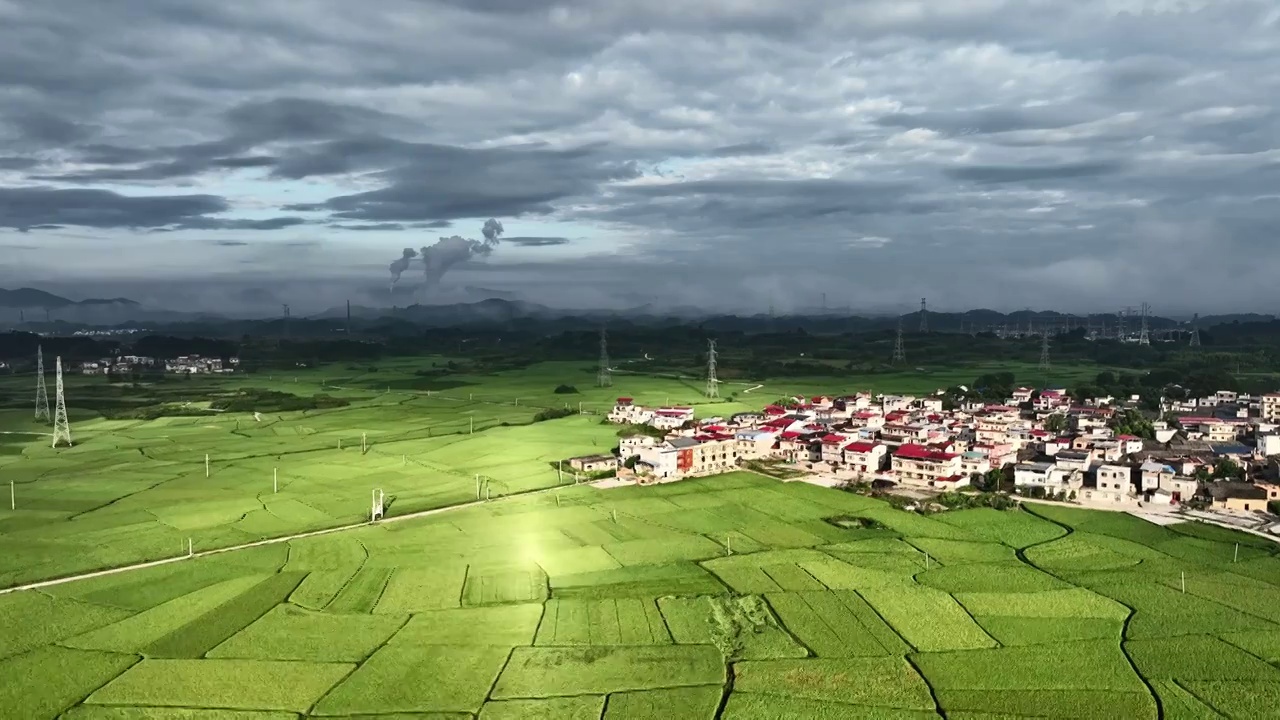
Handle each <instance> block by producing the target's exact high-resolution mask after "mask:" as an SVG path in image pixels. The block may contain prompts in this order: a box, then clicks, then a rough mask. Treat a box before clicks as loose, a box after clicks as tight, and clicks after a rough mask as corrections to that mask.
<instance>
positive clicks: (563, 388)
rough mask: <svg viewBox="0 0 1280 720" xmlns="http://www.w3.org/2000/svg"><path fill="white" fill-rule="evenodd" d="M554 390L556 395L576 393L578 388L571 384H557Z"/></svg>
mask: <svg viewBox="0 0 1280 720" xmlns="http://www.w3.org/2000/svg"><path fill="white" fill-rule="evenodd" d="M554 392H555V394H557V395H577V394H578V388H576V387H574V386H572V385H557V386H556V389H555V391H554Z"/></svg>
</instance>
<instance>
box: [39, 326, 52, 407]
mask: <svg viewBox="0 0 1280 720" xmlns="http://www.w3.org/2000/svg"><path fill="white" fill-rule="evenodd" d="M50 419H52V416H50V415H49V391H48V390H46V389H45V387H44V348H42V347H40V346H39V345H37V346H36V420H44V421H45V422H49V420H50Z"/></svg>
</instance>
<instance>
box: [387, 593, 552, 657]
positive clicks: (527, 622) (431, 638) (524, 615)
mask: <svg viewBox="0 0 1280 720" xmlns="http://www.w3.org/2000/svg"><path fill="white" fill-rule="evenodd" d="M543 614H544V611H543V605H542V604H541V603H529V604H526V605H493V606H487V607H478V608H463V609H460V610H437V611H434V612H424V613H419V614H417V615H414V616H413V617H412V619H410V620H409V623H408V624H407V625H405V626H404V627H403V628H402V629H401V630H400V631H399V632H397V633H396V634H395V635H394V636H393V637H392V638H391V640H390V642H391V643H392V644H408V645H413V646H418V645H457V646H467V645H473V646H474V645H495V646H500V647H515V646H517V645H532V644H533V642H534V636H535V634H536V633H537V632H538V625H539V623H540V622H541V621H542V618H543Z"/></svg>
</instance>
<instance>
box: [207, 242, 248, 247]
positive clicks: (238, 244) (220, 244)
mask: <svg viewBox="0 0 1280 720" xmlns="http://www.w3.org/2000/svg"><path fill="white" fill-rule="evenodd" d="M213 244H214V245H217V246H218V247H244V246H245V245H248V244H249V243H247V242H245V241H243V240H214V241H213Z"/></svg>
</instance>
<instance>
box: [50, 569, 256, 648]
mask: <svg viewBox="0 0 1280 720" xmlns="http://www.w3.org/2000/svg"><path fill="white" fill-rule="evenodd" d="M265 579H266V576H263V575H243V576H241V577H237V578H234V579H231V580H225V581H223V582H220V583H217V584H215V585H212V586H210V587H207V588H203V589H201V590H197V591H195V592H191V593H187V594H186V595H182V596H179V597H177V598H174V599H173V600H169V601H167V602H164V603H161V604H159V605H156V606H155V607H153V608H151V609H149V610H146V611H144V612H141V613H138V614H137V615H133V616H130V617H127V618H124V619H122V620H120V621H118V622H114V623H112V624H110V625H106V626H103V627H101V628H98V629H96V630H92V631H89V632H87V633H83V634H80V635H76V636H74V637H70V638H67V639H65V640H63V644H64V645H66V646H68V647H73V648H80V649H84V650H111V651H115V652H124V653H139V652H141V651H142V650H143V649H144V648H146V647H147V646H149V645H150V644H151V643H154V642H157V641H159V640H160V639H161V638H164V637H165V636H167V635H169V634H170V633H173V632H176V631H178V630H181V629H182V628H183V627H185V626H186V625H188V624H189V623H191V622H193V621H195V620H196V619H198V618H200V617H201V616H203V615H205V614H206V613H208V612H211V611H213V610H216V609H217V608H218V607H220V606H221V605H222V604H223V603H226V602H229V601H230V600H232V599H234V598H235V597H236V596H238V595H240V594H241V593H244V592H247V591H249V589H250V588H252V587H254V586H255V585H257V584H259V583H260V582H263V581H264V580H265Z"/></svg>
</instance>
